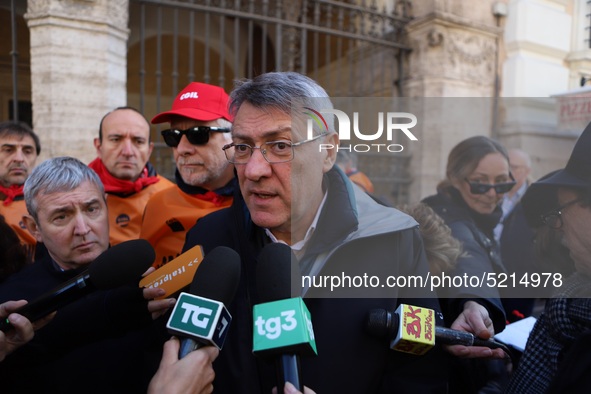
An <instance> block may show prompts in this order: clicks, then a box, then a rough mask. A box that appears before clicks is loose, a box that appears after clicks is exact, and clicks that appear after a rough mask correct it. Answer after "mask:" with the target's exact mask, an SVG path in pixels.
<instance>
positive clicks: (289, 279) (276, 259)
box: [253, 243, 316, 392]
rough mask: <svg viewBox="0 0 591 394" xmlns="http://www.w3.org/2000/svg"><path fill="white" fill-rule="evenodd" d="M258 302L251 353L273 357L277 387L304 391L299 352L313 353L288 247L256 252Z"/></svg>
mask: <svg viewBox="0 0 591 394" xmlns="http://www.w3.org/2000/svg"><path fill="white" fill-rule="evenodd" d="M256 271H257V272H256V279H257V289H258V292H259V298H260V300H261V301H262V303H261V304H258V305H255V307H254V310H253V319H254V329H253V352H254V353H255V354H256V355H258V356H263V357H272V358H274V359H275V365H276V370H277V389H278V391H279V392H282V391H283V387H285V383H286V382H290V383H292V384H293V385H294V386H295V387H296V388H297V389H298V390H299V391H303V387H304V385H303V383H302V380H301V368H300V355H312V354H316V342H315V339H314V331H313V329H312V322H311V318H310V312H309V311H308V308H307V307H306V304H304V302H303V300H302V299H301V297H295V298H292V288H293V289H298V288H299V287H298V286H292V283H295V281H299V280H300V278H301V274H300V269H299V266H298V264H297V261H296V259H295V257H293V258H292V251H291V248H290V247H289V246H287V245H285V244H282V243H272V244H268V245H267V246H265V247H264V248H263V250H262V251H261V254H260V255H259V258H258V262H257V269H256Z"/></svg>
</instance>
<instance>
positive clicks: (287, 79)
mask: <svg viewBox="0 0 591 394" xmlns="http://www.w3.org/2000/svg"><path fill="white" fill-rule="evenodd" d="M245 102H248V103H249V104H251V105H253V106H254V107H256V108H259V109H265V108H273V109H275V110H279V111H281V112H283V113H285V114H288V115H291V114H293V111H297V113H303V109H304V108H306V107H307V108H313V109H315V110H321V109H331V110H332V109H333V108H334V107H333V104H332V102H331V100H330V98H329V96H328V94H327V93H326V90H324V88H322V86H320V85H318V83H316V81H314V80H313V79H311V78H308V77H307V76H305V75H302V74H298V73H295V72H270V73H265V74H261V75H259V76H257V77H255V78H253V79H241V80H237V81H235V84H234V90H233V91H232V92H231V93H230V113H231V114H232V115H236V113H237V112H238V110H239V109H240V107H241V106H242V104H244V103H245ZM325 120H326V123H327V124H328V131H334V116H332V115H331V116H326V117H325ZM314 127H315V128H316V126H314Z"/></svg>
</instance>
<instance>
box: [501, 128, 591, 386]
mask: <svg viewBox="0 0 591 394" xmlns="http://www.w3.org/2000/svg"><path fill="white" fill-rule="evenodd" d="M589 152H591V124H589V125H588V126H587V128H586V129H585V130H584V131H583V133H582V134H581V136H580V137H579V139H578V141H577V143H576V145H575V147H574V149H573V151H572V154H571V156H570V158H569V160H568V163H567V165H566V167H565V168H564V169H562V170H559V171H556V172H554V173H551V174H549V175H547V176H545V177H543V178H542V179H540V180H538V181H537V182H534V183H533V184H532V185H531V186H530V187H529V189H528V190H527V192H526V193H525V195H524V196H523V198H522V203H523V207H524V211H525V214H526V217H527V220H528V222H529V223H530V224H531V225H532V226H536V227H541V226H547V227H548V229H549V230H550V231H553V232H555V234H556V235H557V236H558V237H559V238H560V242H561V243H562V245H564V246H565V247H566V248H567V249H568V251H569V255H570V257H571V259H572V260H573V262H574V267H575V270H576V272H574V273H573V274H572V275H570V276H568V277H560V276H559V277H558V278H560V281H556V282H554V283H553V286H552V287H553V288H554V289H555V294H554V296H553V297H551V298H549V299H548V300H547V301H546V306H545V309H544V313H543V314H542V315H541V316H540V318H539V319H538V321H537V322H536V324H535V326H534V328H533V330H532V332H531V334H530V337H529V340H528V342H527V346H526V348H525V352H524V354H523V356H522V357H521V360H520V363H519V367H518V368H517V370H516V372H515V373H514V375H513V377H512V380H511V382H510V385H509V388H508V391H507V392H509V393H523V392H528V393H586V392H589V387H591V375H590V374H589V371H590V370H591V357H590V356H589V347H590V346H591V155H590V154H589ZM557 266H558V264H556V266H555V268H556V269H558V267H557ZM554 278H557V277H556V276H555V277H554Z"/></svg>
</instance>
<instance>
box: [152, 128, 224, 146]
mask: <svg viewBox="0 0 591 394" xmlns="http://www.w3.org/2000/svg"><path fill="white" fill-rule="evenodd" d="M212 131H215V132H218V133H229V132H230V128H229V127H211V126H195V127H189V128H188V129H185V130H179V129H166V130H162V131H161V132H160V133H161V134H162V138H164V142H165V143H166V145H168V146H170V147H171V148H176V147H177V146H179V143H180V142H181V138H183V135H186V136H187V140H188V141H189V143H191V144H193V145H205V144H207V143H208V142H209V133H210V132H212Z"/></svg>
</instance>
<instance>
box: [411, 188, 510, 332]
mask: <svg viewBox="0 0 591 394" xmlns="http://www.w3.org/2000/svg"><path fill="white" fill-rule="evenodd" d="M423 202H424V203H425V204H427V205H429V206H430V207H431V208H432V209H433V210H434V211H435V212H436V213H437V214H438V215H439V216H441V217H442V218H443V220H444V221H445V224H447V225H448V226H449V228H450V229H451V232H452V235H453V236H454V237H455V238H456V239H458V240H459V241H460V242H461V243H462V246H463V249H464V252H465V253H464V254H463V255H462V256H461V257H460V258H459V259H458V261H457V264H456V267H455V269H454V270H452V271H451V272H449V275H450V276H451V275H458V276H463V275H464V274H467V275H468V277H470V276H476V277H478V278H483V277H484V278H485V283H486V277H487V273H489V272H490V273H495V274H496V275H498V274H499V273H504V272H505V268H504V266H503V263H502V261H501V257H500V251H499V246H498V244H497V243H496V242H495V239H494V236H493V229H494V227H495V226H496V225H497V223H498V222H499V220H500V218H501V211H500V208H498V209H497V210H496V211H495V212H493V213H492V214H490V215H481V214H479V213H477V212H475V211H473V210H472V209H471V208H470V207H468V205H467V204H466V203H465V202H464V199H463V198H462V196H461V195H460V193H459V192H458V191H457V190H456V189H455V188H453V187H448V188H446V189H444V190H440V191H439V192H438V193H437V194H436V195H434V196H431V197H427V198H426V199H424V200H423ZM439 296H440V300H441V304H442V308H443V309H444V314H445V316H446V323H447V324H448V325H449V324H451V323H452V322H453V321H454V320H455V318H456V317H457V316H458V315H459V314H460V312H461V311H462V308H463V305H464V303H465V302H466V301H467V300H469V299H474V300H477V301H478V302H479V303H480V304H481V305H483V306H485V307H486V308H487V309H488V312H489V315H490V317H491V319H492V321H493V323H494V328H495V332H496V333H498V332H501V331H503V329H504V328H505V313H504V311H503V307H502V305H501V300H500V294H499V291H498V290H497V289H496V288H494V287H489V286H486V284H484V285H483V286H478V287H475V286H467V287H452V288H446V289H445V291H442V292H439ZM448 318H449V319H450V320H447V319H448Z"/></svg>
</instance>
